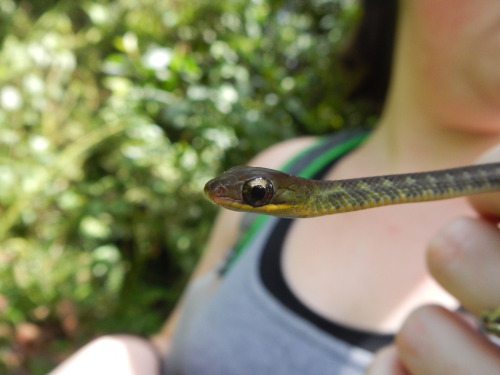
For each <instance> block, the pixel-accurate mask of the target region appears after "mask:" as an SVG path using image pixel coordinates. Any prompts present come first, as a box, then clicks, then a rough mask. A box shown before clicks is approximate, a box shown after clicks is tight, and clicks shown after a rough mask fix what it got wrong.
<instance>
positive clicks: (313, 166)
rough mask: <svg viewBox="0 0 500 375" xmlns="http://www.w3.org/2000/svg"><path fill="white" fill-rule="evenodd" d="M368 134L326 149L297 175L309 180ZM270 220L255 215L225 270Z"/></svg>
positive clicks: (321, 141)
mask: <svg viewBox="0 0 500 375" xmlns="http://www.w3.org/2000/svg"><path fill="white" fill-rule="evenodd" d="M367 135H368V133H362V134H358V135H356V136H353V137H351V138H349V139H347V140H345V141H344V142H342V143H340V144H338V145H335V146H334V147H332V148H330V149H328V150H327V151H325V152H323V153H322V154H321V155H319V156H318V157H317V158H316V159H314V160H313V161H312V162H311V163H309V164H308V165H307V167H305V168H304V169H303V170H302V171H300V172H299V173H298V176H300V177H304V178H311V177H313V176H314V175H315V174H316V173H318V172H319V171H320V170H321V169H323V168H324V167H325V166H326V165H327V164H328V163H330V162H331V161H332V160H335V159H337V158H339V157H340V156H342V155H344V154H346V153H347V152H349V151H350V150H352V149H354V148H355V147H357V146H358V145H359V144H360V143H362V142H363V141H364V140H365V138H366V136H367ZM329 138H330V136H322V137H318V141H317V142H316V143H315V144H314V145H312V146H311V147H308V148H306V149H305V150H304V151H302V152H300V153H299V154H298V155H296V156H295V157H293V158H292V159H291V160H289V161H288V162H287V163H285V164H284V165H283V167H282V168H281V170H283V171H287V170H288V169H290V166H292V165H293V164H295V163H296V162H297V160H299V159H301V158H302V157H304V156H305V155H306V154H308V153H309V152H311V151H312V150H314V149H316V148H318V147H321V146H322V145H323V144H325V143H326V142H328V141H329ZM269 219H270V216H267V215H257V216H256V218H255V219H254V221H253V222H252V224H251V225H250V227H249V228H248V230H247V232H246V233H245V234H244V235H243V236H242V238H241V239H240V241H238V243H237V244H236V246H235V248H234V251H233V253H232V254H231V258H230V260H229V262H228V265H227V266H226V267H225V270H227V269H229V268H231V266H232V264H234V262H235V261H236V260H237V259H238V258H239V257H240V256H241V254H242V253H243V250H244V249H245V248H246V247H247V245H248V244H249V243H250V242H251V241H252V240H253V238H254V237H255V236H256V234H257V233H258V232H259V231H260V229H261V228H262V226H263V225H264V224H265V223H266V221H267V220H269Z"/></svg>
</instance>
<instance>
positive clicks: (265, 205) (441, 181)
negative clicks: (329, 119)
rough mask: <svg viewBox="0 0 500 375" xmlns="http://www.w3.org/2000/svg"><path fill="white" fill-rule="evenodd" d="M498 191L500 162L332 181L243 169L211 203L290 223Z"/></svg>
mask: <svg viewBox="0 0 500 375" xmlns="http://www.w3.org/2000/svg"><path fill="white" fill-rule="evenodd" d="M495 191H500V163H491V164H479V165H472V166H466V167H460V168H451V169H443V170H436V171H429V172H419V173H404V174H394V175H386V176H374V177H362V178H353V179H347V180H332V181H327V180H310V179H305V178H301V177H297V176H292V175H289V174H286V173H283V172H279V171H276V170H272V169H266V168H257V167H243V166H239V167H234V168H231V169H229V170H228V171H226V172H224V173H222V174H221V175H220V176H218V177H216V178H215V179H213V180H211V181H209V182H207V184H206V185H205V194H206V196H207V197H208V199H209V200H211V201H212V202H213V203H215V204H218V205H220V206H222V207H224V208H227V209H230V210H234V211H248V212H255V213H261V214H267V215H273V216H281V217H290V218H299V217H315V216H321V215H330V214H335V213H341V212H348V211H357V210H363V209H367V208H372V207H380V206H387V205H393V204H400V203H411V202H425V201H432V200H440V199H448V198H455V197H459V196H463V195H472V194H479V193H488V192H495Z"/></svg>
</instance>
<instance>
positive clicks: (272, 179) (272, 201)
mask: <svg viewBox="0 0 500 375" xmlns="http://www.w3.org/2000/svg"><path fill="white" fill-rule="evenodd" d="M297 178H298V177H293V179H294V180H296V179H297ZM295 185H296V184H295V183H294V182H293V181H292V176H290V175H288V174H286V173H283V172H279V171H275V170H272V169H266V168H257V167H242V166H239V167H233V168H231V169H229V170H227V171H226V172H224V173H222V174H221V175H219V176H218V177H216V178H214V179H213V180H210V181H208V182H207V183H206V185H205V189H204V190H205V195H206V196H207V198H208V199H209V200H210V201H212V202H213V203H215V204H217V205H220V206H222V207H224V208H227V209H230V210H233V211H245V212H255V213H263V214H272V215H274V216H282V217H292V216H293V217H297V212H296V208H297V204H298V202H300V200H298V199H297V194H296V193H297V191H296V190H295V189H294V186H295ZM291 210H293V213H292V211H291Z"/></svg>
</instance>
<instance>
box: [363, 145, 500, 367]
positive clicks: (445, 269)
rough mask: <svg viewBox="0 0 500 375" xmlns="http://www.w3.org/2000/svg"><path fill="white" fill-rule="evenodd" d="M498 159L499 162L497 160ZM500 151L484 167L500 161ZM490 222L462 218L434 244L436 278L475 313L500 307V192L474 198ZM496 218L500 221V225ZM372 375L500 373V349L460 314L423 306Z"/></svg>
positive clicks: (385, 351) (381, 354) (430, 253)
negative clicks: (499, 226) (499, 227)
mask: <svg viewBox="0 0 500 375" xmlns="http://www.w3.org/2000/svg"><path fill="white" fill-rule="evenodd" d="M495 155H496V157H495ZM499 155H500V148H497V149H496V150H492V152H490V153H488V154H487V155H485V157H484V158H483V159H482V160H481V162H487V161H494V160H499V159H500V158H499V157H498V156H499ZM471 203H472V204H473V206H474V207H475V208H476V209H477V210H478V212H479V213H480V214H481V215H482V216H483V217H484V218H482V219H472V218H461V219H457V220H455V221H453V222H452V223H450V224H449V225H447V226H446V227H445V228H443V229H442V230H441V231H440V232H439V233H438V234H437V235H436V237H435V238H433V239H432V241H431V243H430V245H429V250H428V254H427V260H428V264H429V270H430V272H431V274H432V275H433V277H434V278H435V279H436V280H437V281H438V282H439V283H440V284H441V285H442V286H443V287H444V288H445V289H446V290H447V291H448V292H450V293H451V294H452V295H454V296H455V297H456V298H457V299H458V301H460V303H461V304H462V306H463V307H464V308H465V309H466V310H468V311H469V312H470V313H472V314H474V315H476V316H477V317H480V316H481V314H483V313H484V312H485V311H488V310H490V311H491V310H493V309H495V308H497V307H498V306H500V287H499V286H500V230H499V229H498V226H497V224H496V222H498V218H499V217H500V193H496V194H487V195H482V196H477V197H473V198H471ZM492 218H497V220H496V222H495V221H493V220H492ZM367 373H368V374H369V375H379V374H380V375H382V374H383V375H408V374H411V375H419V374H425V375H433V374H454V375H457V374H458V375H460V374H499V373H500V347H498V346H496V345H495V344H493V343H492V342H491V341H489V340H488V339H487V338H486V337H484V336H483V335H482V334H481V333H479V332H478V330H477V327H475V326H474V325H473V324H472V323H471V322H468V321H466V319H465V318H464V317H463V316H462V315H460V314H459V313H456V312H451V311H448V310H446V309H444V308H442V307H439V306H423V307H421V308H419V309H417V310H415V311H414V312H413V313H412V314H410V316H409V317H408V318H407V320H406V321H405V323H404V324H403V327H402V328H401V330H400V331H399V332H398V334H397V335H396V339H395V344H394V345H392V346H390V347H388V348H385V349H383V350H381V351H380V352H379V353H377V355H376V357H375V360H374V361H373V363H372V366H371V367H370V368H369V370H368V372H367Z"/></svg>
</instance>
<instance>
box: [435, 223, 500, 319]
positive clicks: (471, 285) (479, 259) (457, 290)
mask: <svg viewBox="0 0 500 375" xmlns="http://www.w3.org/2000/svg"><path fill="white" fill-rule="evenodd" d="M427 255H428V256H427V262H428V265H429V270H430V272H431V274H432V276H433V277H434V278H435V279H436V280H437V281H438V282H439V283H440V284H441V285H442V286H443V287H444V288H445V289H446V290H447V291H448V292H450V293H451V294H452V295H454V296H455V297H456V298H457V299H458V300H459V301H460V302H461V303H462V305H463V306H464V307H465V308H466V309H467V310H469V311H470V312H472V313H474V314H476V315H479V314H481V313H482V312H483V311H484V310H486V309H493V308H496V307H497V306H500V287H499V285H500V231H499V230H498V229H497V228H496V226H495V225H493V224H491V223H489V222H486V221H483V220H479V219H470V218H462V219H457V220H455V221H453V222H452V223H451V224H449V225H447V226H446V227H445V228H444V229H442V230H441V231H440V232H439V233H438V235H437V236H435V237H434V238H433V239H432V240H431V242H430V245H429V251H428V254H427Z"/></svg>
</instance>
